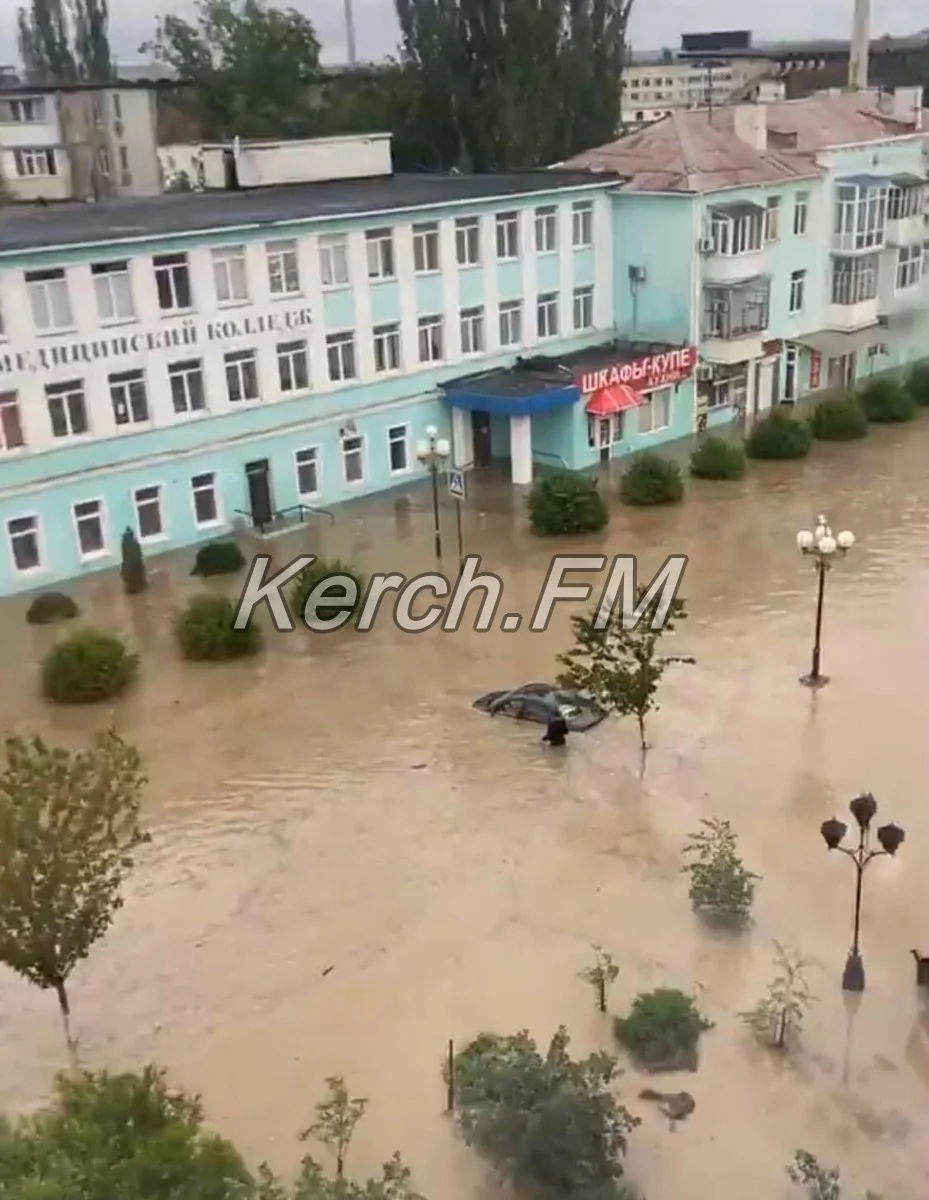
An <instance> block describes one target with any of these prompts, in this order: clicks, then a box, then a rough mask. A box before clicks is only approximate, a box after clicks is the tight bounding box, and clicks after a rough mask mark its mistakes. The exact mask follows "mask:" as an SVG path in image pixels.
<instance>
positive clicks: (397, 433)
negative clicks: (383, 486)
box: [387, 425, 410, 475]
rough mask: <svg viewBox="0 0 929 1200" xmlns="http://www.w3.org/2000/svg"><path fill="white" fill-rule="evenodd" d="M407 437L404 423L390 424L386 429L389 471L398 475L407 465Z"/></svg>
mask: <svg viewBox="0 0 929 1200" xmlns="http://www.w3.org/2000/svg"><path fill="white" fill-rule="evenodd" d="M408 444H409V437H408V435H407V428H406V426H405V425H391V427H390V428H389V429H388V430H387V452H388V454H389V456H390V473H391V475H399V474H400V472H401V471H405V470H406V469H407V467H408V466H409V458H410V456H409V450H408Z"/></svg>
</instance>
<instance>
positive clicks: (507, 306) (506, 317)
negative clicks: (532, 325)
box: [500, 300, 523, 346]
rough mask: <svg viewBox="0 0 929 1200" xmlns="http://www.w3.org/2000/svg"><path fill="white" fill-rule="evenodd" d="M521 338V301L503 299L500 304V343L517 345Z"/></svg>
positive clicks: (502, 344)
mask: <svg viewBox="0 0 929 1200" xmlns="http://www.w3.org/2000/svg"><path fill="white" fill-rule="evenodd" d="M522 340H523V306H522V301H520V300H504V301H503V302H502V303H501V305H500V345H501V346H518V345H519V343H520V342H521V341H522Z"/></svg>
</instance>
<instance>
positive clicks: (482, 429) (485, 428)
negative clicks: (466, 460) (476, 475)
mask: <svg viewBox="0 0 929 1200" xmlns="http://www.w3.org/2000/svg"><path fill="white" fill-rule="evenodd" d="M471 429H472V431H473V439H474V447H473V449H474V465H475V466H476V467H489V466H490V460H491V447H490V413H486V412H481V411H480V410H478V411H476V412H472V413H471Z"/></svg>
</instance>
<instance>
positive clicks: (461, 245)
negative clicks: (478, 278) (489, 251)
mask: <svg viewBox="0 0 929 1200" xmlns="http://www.w3.org/2000/svg"><path fill="white" fill-rule="evenodd" d="M455 261H456V262H457V263H458V266H459V267H478V266H480V263H481V222H480V218H479V217H458V218H456V220H455Z"/></svg>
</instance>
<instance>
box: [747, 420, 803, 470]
mask: <svg viewBox="0 0 929 1200" xmlns="http://www.w3.org/2000/svg"><path fill="white" fill-rule="evenodd" d="M812 444H813V434H812V433H811V431H810V427H809V425H808V423H807V422H806V421H798V420H797V419H796V418H795V417H792V416H791V415H790V413H788V412H787V411H786V409H784V408H774V409H772V410H771V412H770V413H769V414H768V415H767V416H766V417H762V418H761V420H760V421H758V422H756V424H755V425H754V427H753V428H752V430H751V432H750V433H749V435H748V437H747V438H746V439H745V453H746V454H747V455H748V457H749V458H756V459H758V458H760V459H768V460H770V461H772V462H786V461H788V460H789V459H793V458H806V456H807V455H808V454H809V452H810V447H811V446H812Z"/></svg>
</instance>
